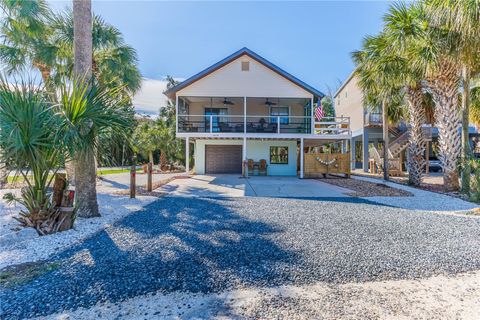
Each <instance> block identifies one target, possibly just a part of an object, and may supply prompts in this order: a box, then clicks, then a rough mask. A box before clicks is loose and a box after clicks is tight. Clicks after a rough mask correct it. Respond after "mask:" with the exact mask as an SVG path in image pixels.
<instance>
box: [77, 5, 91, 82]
mask: <svg viewBox="0 0 480 320" xmlns="http://www.w3.org/2000/svg"><path fill="white" fill-rule="evenodd" d="M73 41H74V42H73V54H74V66H73V71H74V74H75V76H76V77H80V78H84V79H85V80H87V81H88V80H90V78H91V76H92V57H93V48H92V46H93V43H92V2H91V0H73Z"/></svg>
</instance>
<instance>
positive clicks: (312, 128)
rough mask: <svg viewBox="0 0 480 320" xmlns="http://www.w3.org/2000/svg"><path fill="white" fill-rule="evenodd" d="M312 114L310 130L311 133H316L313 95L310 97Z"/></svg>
mask: <svg viewBox="0 0 480 320" xmlns="http://www.w3.org/2000/svg"><path fill="white" fill-rule="evenodd" d="M310 109H311V111H310V115H311V118H310V127H311V128H310V131H311V134H314V133H315V113H314V112H313V111H314V110H313V96H312V97H311V98H310Z"/></svg>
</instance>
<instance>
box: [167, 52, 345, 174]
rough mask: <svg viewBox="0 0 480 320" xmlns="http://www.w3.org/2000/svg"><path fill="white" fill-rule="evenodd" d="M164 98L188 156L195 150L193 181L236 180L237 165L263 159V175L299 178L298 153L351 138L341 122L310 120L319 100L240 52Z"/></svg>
mask: <svg viewBox="0 0 480 320" xmlns="http://www.w3.org/2000/svg"><path fill="white" fill-rule="evenodd" d="M165 94H166V95H167V96H168V97H169V98H170V99H172V100H175V101H176V106H177V131H176V132H177V137H179V138H182V139H185V141H186V145H187V154H188V149H189V148H190V144H191V143H193V144H194V157H195V172H196V173H197V174H209V173H241V172H242V163H244V162H243V161H242V160H247V159H252V160H253V161H254V162H260V160H262V159H263V160H266V163H267V174H268V175H282V176H296V175H298V176H299V177H300V178H303V173H304V168H303V167H304V166H303V163H304V161H303V158H304V150H306V148H305V147H307V146H317V145H320V144H323V143H327V142H345V146H346V142H347V141H349V139H350V137H351V132H350V128H349V119H348V118H346V117H342V118H328V119H327V118H323V119H321V121H318V122H316V120H315V117H313V116H312V115H313V114H314V110H313V106H314V101H315V102H316V101H317V100H318V99H321V98H322V97H323V96H324V95H323V93H321V92H320V91H318V90H317V89H315V88H313V87H311V86H309V85H308V84H306V83H304V82H302V81H301V80H299V79H297V78H296V77H294V76H292V75H291V74H289V73H287V72H286V71H284V70H282V69H280V68H279V67H278V66H276V65H274V64H273V63H271V62H269V61H267V60H266V59H264V58H262V57H261V56H259V55H258V54H256V53H254V52H253V51H251V50H249V49H247V48H243V49H241V50H239V51H237V52H235V53H233V54H232V55H230V56H228V57H226V58H225V59H223V60H221V61H219V62H218V63H216V64H214V65H212V66H211V67H209V68H207V69H205V70H203V71H201V72H199V73H197V74H196V75H194V76H192V77H190V78H189V79H187V80H185V81H183V82H181V83H180V84H178V85H177V86H175V87H173V88H171V89H170V90H167V91H166V92H165ZM188 169H189V168H188V167H187V170H188Z"/></svg>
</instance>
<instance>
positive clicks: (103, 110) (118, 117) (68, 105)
mask: <svg viewBox="0 0 480 320" xmlns="http://www.w3.org/2000/svg"><path fill="white" fill-rule="evenodd" d="M64 83H65V82H64ZM122 90H123V89H122V88H121V87H117V88H109V87H105V86H102V85H101V84H100V83H97V82H93V83H86V82H84V81H82V80H74V81H73V82H70V84H64V85H62V86H61V87H60V89H59V92H60V93H59V97H58V101H59V103H58V104H57V105H56V111H57V114H58V115H61V119H62V121H61V123H60V128H59V135H60V136H61V137H62V139H63V141H64V142H65V144H66V145H67V146H68V151H69V154H70V156H73V155H74V153H78V152H80V153H81V152H85V151H91V150H96V149H97V148H98V142H99V137H100V135H101V134H103V133H105V132H108V133H110V134H115V135H117V136H119V137H123V139H127V134H128V129H129V128H130V127H131V126H132V125H133V122H132V118H131V117H130V116H129V115H128V114H125V113H124V112H123V111H122V109H120V108H118V105H123V104H124V99H125V98H124V96H123V94H122Z"/></svg>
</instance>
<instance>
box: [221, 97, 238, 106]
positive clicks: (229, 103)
mask: <svg viewBox="0 0 480 320" xmlns="http://www.w3.org/2000/svg"><path fill="white" fill-rule="evenodd" d="M234 104H235V103H233V101H230V100H227V98H223V105H224V106H227V105H229V106H233V105H234Z"/></svg>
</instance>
